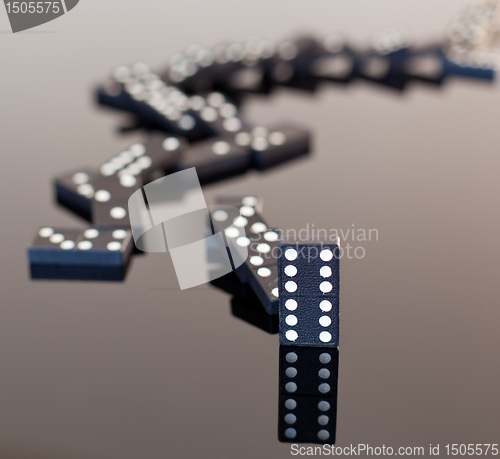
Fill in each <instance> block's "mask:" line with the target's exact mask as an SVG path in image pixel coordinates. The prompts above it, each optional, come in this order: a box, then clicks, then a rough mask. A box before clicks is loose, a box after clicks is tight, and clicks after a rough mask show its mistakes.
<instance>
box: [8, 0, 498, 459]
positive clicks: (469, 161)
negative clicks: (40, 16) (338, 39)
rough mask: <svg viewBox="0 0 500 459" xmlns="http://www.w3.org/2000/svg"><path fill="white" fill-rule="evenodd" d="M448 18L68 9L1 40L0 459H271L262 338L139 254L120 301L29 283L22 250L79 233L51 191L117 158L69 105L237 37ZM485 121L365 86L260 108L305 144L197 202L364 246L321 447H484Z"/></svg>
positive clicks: (489, 323)
mask: <svg viewBox="0 0 500 459" xmlns="http://www.w3.org/2000/svg"><path fill="white" fill-rule="evenodd" d="M456 8H457V5H456V2H454V1H452V0H439V1H438V0H426V1H419V2H412V3H409V2H401V1H400V0H383V1H378V2H373V1H369V0H356V1H351V2H349V4H347V3H340V2H335V1H331V0H330V1H320V0H313V1H311V2H299V1H296V0H293V1H286V2H283V1H275V0H273V1H264V0H258V1H254V2H248V3H243V4H238V6H235V5H234V3H230V2H226V1H222V0H216V1H213V2H202V1H200V0H190V1H185V2H181V3H179V2H178V3H174V2H160V1H159V0H157V1H149V2H120V1H118V0H106V1H105V2H103V1H97V0H86V1H83V2H80V4H79V5H78V6H77V7H76V8H75V9H74V10H72V11H71V12H70V13H69V14H67V15H65V16H64V17H62V18H59V19H58V20H56V21H54V22H52V23H50V24H46V25H44V26H41V27H40V28H39V29H40V30H39V29H35V30H33V31H31V32H29V33H20V34H16V35H11V34H8V33H4V34H0V56H1V68H2V73H1V75H2V84H1V85H0V101H1V105H0V106H1V112H0V116H1V124H2V131H1V132H2V136H1V140H0V142H1V146H2V168H1V171H0V173H1V175H2V179H1V180H0V190H1V192H2V200H1V206H2V214H1V215H2V219H1V223H0V224H1V227H2V230H1V231H2V238H1V241H2V242H1V243H2V258H1V264H0V267H1V276H2V277H1V278H2V288H1V298H2V301H1V306H0V369H1V378H0V381H1V382H0V457H1V458H2V459H3V458H9V459H42V458H51V459H59V458H61V459H62V458H64V459H80V458H81V459H104V458H106V459H108V458H109V459H111V458H113V459H114V458H119V459H136V458H138V457H144V458H148V459H157V458H164V457H175V458H179V459H180V458H193V457H203V458H234V457H238V458H254V457H266V458H267V457H269V458H271V457H272V458H281V457H283V458H285V457H289V455H290V446H289V445H286V444H279V443H278V441H277V427H276V426H277V396H278V342H277V336H276V335H275V336H270V335H266V334H265V333H264V332H262V331H260V330H258V329H256V328H253V327H251V326H249V325H248V324H246V323H244V322H242V321H240V320H238V319H235V318H233V317H232V316H231V314H230V311H229V297H228V296H227V295H225V294H223V293H221V292H219V291H216V290H215V289H212V288H211V287H209V286H204V287H199V288H196V289H194V290H192V291H182V292H181V291H178V287H177V281H176V280H175V277H174V272H173V268H172V265H171V262H170V260H169V259H168V257H167V256H163V255H154V254H151V255H147V256H144V257H140V258H136V259H135V260H134V263H133V265H132V269H131V271H130V273H129V276H128V279H127V281H126V282H125V283H124V284H85V283H76V282H31V281H30V280H29V278H28V270H27V261H26V254H25V249H26V247H27V246H28V244H29V243H30V241H31V239H32V238H33V237H34V235H35V232H36V230H37V229H38V228H39V227H40V226H43V225H48V224H50V225H54V226H75V225H76V224H77V223H78V222H77V221H76V219H74V218H73V217H72V216H71V215H70V214H69V213H67V212H65V211H63V210H61V209H58V208H57V207H56V206H55V204H53V203H52V190H51V186H50V180H51V178H52V176H53V175H54V174H56V173H58V172H61V171H64V170H67V169H70V170H71V169H73V168H75V167H79V166H83V165H87V164H88V165H97V164H100V163H101V162H102V160H103V159H105V158H107V157H108V156H111V155H112V154H113V153H115V152H117V151H119V149H120V148H121V147H123V146H125V145H127V144H128V143H130V142H131V139H132V138H133V136H125V137H119V136H118V135H117V134H116V133H115V132H114V131H113V130H114V128H115V127H116V126H117V125H118V124H119V123H121V122H122V121H124V120H126V117H125V118H124V117H123V116H122V115H117V114H114V113H112V112H108V111H106V110H99V109H97V108H96V107H95V106H94V105H93V104H92V100H91V93H90V91H91V87H92V84H93V83H94V82H98V81H99V80H101V79H102V78H103V77H104V76H105V75H106V74H107V72H108V71H109V70H110V69H111V68H112V67H113V66H114V65H115V64H119V63H122V62H133V61H135V60H138V59H140V60H145V61H147V62H150V63H151V64H153V65H159V64H161V63H162V62H164V61H165V59H166V58H167V57H168V56H170V55H172V54H173V53H175V52H176V51H178V50H180V49H182V48H184V47H185V46H187V45H188V44H190V43H193V42H200V43H203V44H208V45H211V44H216V43H218V42H221V41H224V40H232V39H243V38H245V37H247V36H250V35H254V34H261V35H264V36H267V37H270V38H273V39H274V38H275V39H281V38H285V37H287V36H291V35H293V34H294V33H296V32H297V31H303V30H306V31H307V30H313V31H315V32H316V33H318V34H320V33H328V32H330V31H341V32H348V33H349V36H351V37H352V38H353V39H354V40H356V41H358V42H363V40H365V39H366V38H368V37H369V36H370V34H371V33H373V32H375V31H377V30H380V29H382V28H385V27H389V26H392V25H395V24H404V25H408V26H410V28H411V29H412V30H413V31H414V32H415V35H416V36H418V37H423V38H426V37H429V38H433V37H439V35H440V34H441V32H442V30H443V28H444V26H445V25H446V23H447V21H448V19H449V17H450V16H451V15H452V14H453V13H454V12H455V11H456ZM8 29H9V27H8V22H7V18H6V15H4V13H1V14H0V30H4V31H7V30H8ZM35 32H37V33H35ZM38 32H45V33H38ZM50 32H54V33H50ZM499 106H500V91H499V90H498V88H496V87H494V86H489V85H485V84H479V83H470V82H452V83H450V84H448V85H447V86H446V87H444V88H441V89H440V90H435V89H431V88H429V87H424V86H415V87H413V88H411V89H410V90H409V91H408V92H407V93H405V94H404V95H403V96H402V97H401V96H398V95H396V94H393V93H391V92H390V91H387V90H383V89H380V88H377V87H373V86H369V85H367V84H354V85H352V86H349V87H348V88H343V87H330V88H324V89H323V90H321V91H320V92H318V93H317V94H316V95H315V96H314V97H311V96H310V95H308V94H301V93H297V92H293V91H286V90H280V91H278V92H277V93H276V94H275V95H274V96H273V97H272V98H270V99H265V98H256V99H253V100H252V101H251V102H250V103H249V104H248V108H247V113H248V116H249V117H250V118H251V119H253V120H258V121H261V122H263V123H267V122H271V121H281V120H282V119H289V120H291V121H294V122H297V123H301V122H302V123H304V125H306V126H309V127H310V128H311V129H312V130H313V131H314V132H315V149H314V156H313V157H311V158H310V159H308V160H303V161H300V162H296V163H293V164H290V165H287V166H285V167H283V168H280V169H276V170H275V171H272V172H269V173H264V174H257V173H250V174H248V175H246V176H245V177H242V178H238V179H235V180H231V181H228V182H224V183H220V184H216V185H213V186H210V187H208V188H207V189H206V197H207V199H210V198H213V197H214V196H215V195H216V194H222V193H232V194H234V193H238V194H239V193H259V194H260V195H262V196H263V197H264V198H265V205H264V212H263V213H264V215H265V216H266V218H267V220H268V221H269V222H270V223H271V224H273V225H276V226H278V227H281V228H285V229H286V228H295V229H297V230H298V229H301V228H304V227H306V225H307V224H309V225H310V226H311V225H312V224H314V225H315V227H316V228H327V229H330V228H336V229H343V230H344V231H345V230H347V229H348V228H352V225H353V224H354V225H355V227H356V228H365V229H371V228H376V229H378V233H379V240H378V241H376V242H373V241H372V242H365V243H363V246H364V247H365V249H366V256H365V258H363V259H361V260H356V259H353V260H348V259H343V260H341V338H340V339H341V347H340V378H339V403H338V429H337V440H338V444H339V445H349V444H350V443H355V444H357V443H369V444H370V445H373V446H377V445H378V446H381V445H382V444H386V445H391V446H394V447H395V446H400V445H404V446H425V447H427V446H428V445H429V443H433V444H435V443H440V444H441V445H442V448H443V447H444V445H445V444H446V443H448V442H449V443H498V442H499V441H500V438H499V436H498V432H499V431H500V429H499V427H500V399H499V397H498V388H499V386H500V369H499V368H500V366H499V364H498V348H499V345H500V335H499V334H498V323H499V320H500V308H499V301H498V298H499V296H500V289H499V282H498V278H499V274H500V265H499V261H498V260H499V257H498V254H499V251H500V242H499V238H498V235H499V233H500V218H499V213H498V195H499V192H500V181H499V180H498V169H499V166H500V158H499V155H498V141H499V130H498V107H499Z"/></svg>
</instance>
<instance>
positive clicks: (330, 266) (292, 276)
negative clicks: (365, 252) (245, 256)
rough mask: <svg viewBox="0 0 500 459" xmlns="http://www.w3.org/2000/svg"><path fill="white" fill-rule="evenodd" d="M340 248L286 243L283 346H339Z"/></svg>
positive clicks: (281, 261) (282, 253)
mask: <svg viewBox="0 0 500 459" xmlns="http://www.w3.org/2000/svg"><path fill="white" fill-rule="evenodd" d="M338 251H339V247H338V244H332V243H323V242H312V243H302V242H300V243H285V244H280V246H279V254H278V273H279V277H278V285H279V287H278V288H279V314H280V343H281V344H283V345H296V346H317V347H321V346H324V347H337V346H338V345H339V258H338V253H339V252H338Z"/></svg>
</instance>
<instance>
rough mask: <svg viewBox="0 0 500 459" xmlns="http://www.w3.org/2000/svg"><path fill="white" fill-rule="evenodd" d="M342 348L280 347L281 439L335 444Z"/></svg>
mask: <svg viewBox="0 0 500 459" xmlns="http://www.w3.org/2000/svg"><path fill="white" fill-rule="evenodd" d="M338 355H339V352H338V349H336V348H331V349H325V348H321V347H309V348H304V347H298V346H280V360H279V371H280V374H279V384H280V390H279V409H278V416H279V417H278V439H279V440H280V441H281V442H285V443H322V444H334V443H335V434H336V420H337V419H336V418H337V381H338Z"/></svg>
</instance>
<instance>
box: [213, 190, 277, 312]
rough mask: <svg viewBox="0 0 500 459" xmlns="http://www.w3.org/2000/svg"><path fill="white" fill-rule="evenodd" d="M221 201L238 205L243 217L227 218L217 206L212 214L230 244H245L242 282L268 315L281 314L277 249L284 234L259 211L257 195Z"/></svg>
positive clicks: (215, 223) (217, 226) (240, 269)
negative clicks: (245, 257) (229, 220)
mask: <svg viewBox="0 0 500 459" xmlns="http://www.w3.org/2000/svg"><path fill="white" fill-rule="evenodd" d="M217 202H218V203H221V202H224V203H225V204H228V203H230V204H231V205H235V206H236V207H238V208H239V210H240V216H239V217H238V218H236V219H235V220H234V221H233V222H228V221H227V216H226V215H224V214H219V213H218V212H217V210H216V209H217V207H216V206H212V208H213V209H215V211H214V212H213V214H212V218H213V224H214V228H215V229H216V230H218V231H224V234H225V237H226V240H227V245H228V247H230V248H232V249H233V250H232V251H233V252H234V249H237V248H236V247H235V246H241V247H246V248H247V249H248V258H247V259H246V260H245V261H244V263H243V264H242V265H241V266H239V267H238V268H237V269H236V270H235V273H236V275H237V276H238V278H239V279H240V281H241V282H243V283H246V284H248V285H249V287H250V288H251V290H252V291H253V292H254V294H255V295H256V297H257V298H258V299H259V300H260V302H261V303H262V305H263V307H264V309H265V310H266V311H267V313H268V314H271V315H276V314H277V313H278V297H279V295H278V271H277V265H276V251H277V248H278V244H279V240H280V239H281V234H280V232H279V231H278V230H275V229H272V228H270V227H269V225H268V224H267V223H266V221H265V220H264V218H263V217H262V216H261V215H260V214H259V213H258V212H257V211H256V207H257V206H260V204H259V200H258V198H256V197H254V196H247V197H244V198H228V197H224V198H218V200H217Z"/></svg>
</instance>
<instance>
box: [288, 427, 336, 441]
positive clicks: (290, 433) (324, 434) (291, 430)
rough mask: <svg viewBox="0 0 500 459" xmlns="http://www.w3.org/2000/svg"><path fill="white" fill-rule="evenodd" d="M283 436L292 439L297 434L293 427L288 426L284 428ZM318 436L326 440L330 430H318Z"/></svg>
mask: <svg viewBox="0 0 500 459" xmlns="http://www.w3.org/2000/svg"><path fill="white" fill-rule="evenodd" d="M285 436H286V437H287V438H289V439H291V440H293V439H294V438H295V437H296V436H297V431H296V430H295V429H294V428H292V427H289V428H288V429H286V430H285ZM318 438H319V439H320V440H323V441H324V440H328V439H329V438H330V432H328V430H325V429H321V430H320V431H319V432H318Z"/></svg>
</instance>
